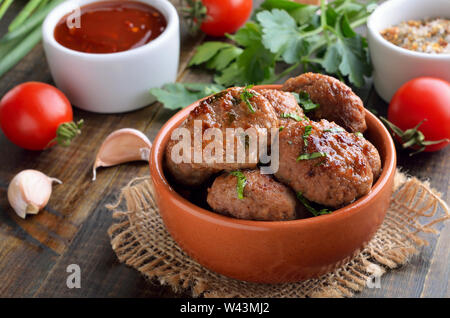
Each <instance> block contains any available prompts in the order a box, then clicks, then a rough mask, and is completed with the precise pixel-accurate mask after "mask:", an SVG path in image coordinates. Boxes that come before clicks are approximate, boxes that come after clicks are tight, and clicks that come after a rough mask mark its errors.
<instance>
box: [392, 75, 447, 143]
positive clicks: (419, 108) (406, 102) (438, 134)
mask: <svg viewBox="0 0 450 318" xmlns="http://www.w3.org/2000/svg"><path fill="white" fill-rule="evenodd" d="M388 120H389V121H390V122H391V123H393V124H395V125H396V126H398V127H399V128H400V129H402V130H407V129H410V128H414V127H415V126H417V125H418V124H419V123H420V122H421V121H423V123H422V124H421V125H420V126H419V127H418V130H419V131H420V132H422V133H423V135H424V136H425V141H439V140H442V142H439V143H436V144H432V145H428V144H427V143H426V142H424V143H423V146H425V149H424V150H425V151H436V150H439V149H442V148H444V147H446V146H447V145H448V144H449V140H450V83H449V82H447V81H445V80H441V79H438V78H432V77H419V78H416V79H413V80H411V81H409V82H407V83H405V84H404V85H403V86H402V87H400V88H399V90H398V91H397V92H396V93H395V95H394V97H393V98H392V100H391V103H390V104H389V108H388ZM446 139H447V140H446ZM415 148H416V149H419V148H420V145H417V144H416V145H415Z"/></svg>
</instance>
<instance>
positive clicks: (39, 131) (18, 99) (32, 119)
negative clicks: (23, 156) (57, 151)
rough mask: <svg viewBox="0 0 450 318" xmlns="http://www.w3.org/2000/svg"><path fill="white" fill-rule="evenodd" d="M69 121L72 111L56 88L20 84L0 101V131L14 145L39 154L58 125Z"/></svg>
mask: <svg viewBox="0 0 450 318" xmlns="http://www.w3.org/2000/svg"><path fill="white" fill-rule="evenodd" d="M72 119H73V114H72V107H71V105H70V102H69V100H68V99H67V98H66V96H65V95H64V94H63V93H62V92H61V91H60V90H58V89H57V88H55V87H53V86H51V85H49V84H45V83H39V82H27V83H23V84H20V85H18V86H16V87H14V88H13V89H11V90H10V91H9V92H8V93H6V95H5V96H3V98H2V99H1V101H0V127H1V129H2V130H3V132H4V134H5V135H6V137H7V138H8V139H9V140H11V141H12V142H13V143H15V144H16V145H18V146H20V147H22V148H25V149H29V150H42V149H45V148H46V147H47V146H49V143H50V142H51V141H52V140H53V139H54V138H55V137H56V131H57V129H58V127H59V126H60V125H61V124H62V123H67V122H71V121H72Z"/></svg>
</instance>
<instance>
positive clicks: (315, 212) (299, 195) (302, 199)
mask: <svg viewBox="0 0 450 318" xmlns="http://www.w3.org/2000/svg"><path fill="white" fill-rule="evenodd" d="M297 199H299V200H300V202H301V203H302V204H303V205H304V206H305V208H306V209H307V210H308V211H309V212H311V213H312V214H313V215H314V216H319V215H323V214H330V213H332V212H333V211H330V210H328V209H325V208H324V209H320V210H317V209H316V208H314V207H313V206H312V205H311V202H309V201H308V200H307V199H306V198H305V197H304V196H303V193H302V192H300V191H299V192H297Z"/></svg>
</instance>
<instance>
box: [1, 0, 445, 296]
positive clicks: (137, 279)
mask: <svg viewBox="0 0 450 318" xmlns="http://www.w3.org/2000/svg"><path fill="white" fill-rule="evenodd" d="M176 4H178V1H176ZM18 10H19V8H18V5H17V2H15V3H14V6H13V7H12V9H11V10H9V12H8V14H7V16H6V17H5V18H4V19H3V20H2V21H1V22H0V34H3V33H4V32H5V31H6V27H7V23H8V21H10V20H11V19H12V17H13V15H14V14H15V13H17V12H18ZM182 30H183V31H184V30H185V28H184V26H182ZM182 33H183V34H182V53H181V64H180V73H179V80H181V81H205V80H210V77H209V75H205V74H204V73H203V72H200V71H192V70H186V63H187V61H188V60H189V58H190V56H191V55H192V53H193V49H194V48H195V46H196V45H198V44H199V43H201V41H202V40H203V38H202V37H198V38H191V37H189V36H187V35H186V34H185V32H182ZM25 81H42V82H48V83H52V78H51V75H50V73H49V69H48V67H47V63H46V61H45V57H44V52H43V50H42V46H41V45H38V46H37V47H36V48H35V49H34V50H33V51H32V52H31V53H30V54H29V55H28V56H26V57H25V58H24V59H23V60H22V61H21V62H20V64H18V65H17V66H16V67H15V68H14V69H13V70H11V71H10V72H9V73H7V74H6V75H5V76H3V77H2V78H1V79H0V97H1V96H3V95H4V94H5V93H6V92H7V91H8V90H9V89H11V88H12V87H13V86H15V85H17V84H19V83H22V82H25ZM357 93H358V94H359V95H360V96H361V98H362V99H363V100H364V101H365V105H366V106H367V107H369V108H373V109H376V110H378V112H379V113H380V114H385V112H386V107H387V104H386V103H384V102H383V101H382V100H381V99H380V98H379V97H378V95H377V94H376V92H375V91H374V90H373V88H372V87H371V86H368V87H366V88H365V89H362V90H358V91H357ZM173 114H174V112H173V111H168V110H166V109H163V108H162V107H161V105H159V104H153V105H151V106H149V107H146V108H144V109H141V110H138V111H135V112H131V113H126V114H117V115H99V114H93V113H88V112H84V111H81V110H79V109H75V117H76V118H77V119H79V118H84V120H85V122H86V125H85V127H84V129H83V134H82V135H81V136H80V137H78V138H77V139H76V140H75V142H74V143H73V144H72V145H71V146H70V147H69V148H63V147H53V148H51V149H49V150H46V151H43V152H32V151H26V150H23V149H21V148H19V147H17V146H15V145H14V144H12V143H11V142H10V141H8V140H7V139H6V138H5V136H4V135H3V134H2V133H0V149H1V152H0V296H3V297H179V296H180V295H178V294H174V293H173V292H172V291H171V290H170V289H169V288H167V287H161V286H159V285H158V284H156V283H155V282H148V281H146V280H145V279H144V278H143V277H142V276H141V275H140V274H139V273H138V272H137V271H135V270H134V269H132V268H129V267H127V266H125V265H123V264H120V263H119V262H118V261H117V258H116V256H115V254H114V253H113V251H112V249H111V246H110V242H109V238H108V235H107V229H108V227H109V226H110V225H111V222H112V218H111V213H110V212H109V211H108V210H107V209H106V208H105V204H107V203H110V202H114V201H115V199H116V198H117V196H118V193H119V190H120V188H121V187H123V186H124V185H125V184H126V183H127V182H128V181H130V180H131V179H132V178H134V177H136V176H145V175H148V169H147V165H146V164H145V163H132V164H127V165H122V166H119V167H114V168H109V169H101V170H100V171H99V172H98V174H97V181H95V182H92V181H91V177H92V175H91V167H92V163H93V160H94V156H95V152H96V149H98V147H99V146H100V144H101V142H102V141H103V139H104V138H105V137H106V136H107V135H108V134H109V133H110V132H112V131H114V130H115V129H118V128H124V127H133V128H136V129H139V130H141V131H143V132H144V133H145V134H146V135H147V136H148V137H149V138H150V139H151V140H152V139H153V138H154V137H155V135H156V133H157V132H158V130H159V129H160V127H161V126H162V125H163V124H164V122H165V121H166V120H167V119H168V118H169V117H170V116H172V115H173ZM398 164H399V166H400V167H402V168H403V169H404V170H406V171H408V172H409V173H411V174H413V175H415V176H418V177H420V178H427V179H430V182H431V184H432V186H433V187H434V188H436V189H437V190H439V191H440V192H442V195H443V198H444V200H446V201H449V200H448V199H449V181H448V178H449V171H450V147H448V148H447V149H445V150H443V151H440V152H437V153H423V154H419V155H417V156H414V157H413V158H410V157H408V155H407V154H406V153H403V152H399V153H398ZM23 169H37V170H40V171H42V172H44V173H46V174H48V175H49V176H52V177H57V178H59V179H61V180H63V182H64V184H63V185H58V186H55V187H54V192H53V195H52V197H51V200H50V202H49V204H48V206H47V207H46V208H45V209H44V210H43V211H41V212H40V214H39V215H37V216H33V217H29V218H27V219H26V220H22V219H20V218H19V217H18V216H16V214H15V213H14V211H13V210H12V209H11V208H10V206H9V204H8V202H7V199H6V192H7V187H8V183H9V181H10V180H11V178H12V177H13V176H14V175H15V174H16V173H18V172H20V171H21V170H23ZM449 239H450V226H449V224H447V225H446V226H445V227H443V228H442V232H441V235H440V237H439V238H437V239H435V240H433V242H432V244H431V245H430V246H428V247H426V248H424V249H423V250H422V253H421V254H420V255H419V256H417V257H414V258H413V259H412V260H411V262H410V264H409V265H408V266H405V267H403V268H400V269H398V270H395V271H391V272H389V273H388V274H386V275H385V276H383V277H382V279H381V288H380V289H372V290H369V289H366V290H365V291H363V292H362V293H360V294H359V295H357V297H433V296H434V297H449V296H450V286H449V283H448V282H449V277H450V275H449V274H450V266H449V264H450V253H449V251H450V247H449V244H448V242H449V241H450V240H449ZM70 264H78V265H79V266H80V267H81V289H68V288H67V287H66V279H67V276H68V273H67V272H66V268H67V266H68V265H70ZM181 296H186V295H181Z"/></svg>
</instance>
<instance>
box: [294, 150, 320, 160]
mask: <svg viewBox="0 0 450 318" xmlns="http://www.w3.org/2000/svg"><path fill="white" fill-rule="evenodd" d="M326 156H327V154H326V153H325V152H313V153H304V154H301V155H300V156H298V158H297V161H300V160H310V159H316V158H320V157H326Z"/></svg>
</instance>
